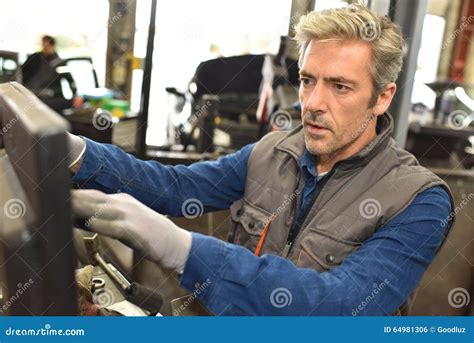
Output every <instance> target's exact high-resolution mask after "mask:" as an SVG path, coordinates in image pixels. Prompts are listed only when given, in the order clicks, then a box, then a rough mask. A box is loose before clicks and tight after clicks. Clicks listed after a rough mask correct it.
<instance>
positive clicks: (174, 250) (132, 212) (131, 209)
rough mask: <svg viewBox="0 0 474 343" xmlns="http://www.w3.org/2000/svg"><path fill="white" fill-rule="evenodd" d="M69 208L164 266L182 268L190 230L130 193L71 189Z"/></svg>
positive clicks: (187, 254) (186, 252)
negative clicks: (177, 224) (110, 193)
mask: <svg viewBox="0 0 474 343" xmlns="http://www.w3.org/2000/svg"><path fill="white" fill-rule="evenodd" d="M72 210H73V213H74V215H75V216H76V217H78V218H82V219H85V220H86V226H88V227H89V228H90V229H91V230H93V231H95V232H97V233H100V234H104V235H107V236H110V237H113V238H116V239H118V240H120V241H121V242H122V243H124V244H125V245H128V246H129V247H131V248H132V249H135V250H137V251H140V252H141V253H142V254H143V255H144V256H145V257H147V258H149V259H150V260H151V261H154V262H156V263H159V264H161V265H162V266H163V267H165V268H169V269H174V270H176V271H178V272H180V271H183V270H184V266H185V264H186V261H187V259H188V256H189V251H190V250H191V240H192V238H191V233H190V232H188V231H186V230H183V229H181V228H180V227H178V226H176V225H175V224H174V223H173V222H172V221H171V220H169V219H168V218H166V217H165V216H163V215H161V214H159V213H157V212H154V211H153V210H151V209H150V208H148V207H146V206H145V205H143V204H142V203H140V202H139V201H138V200H136V199H135V198H133V197H132V196H130V195H128V194H124V193H120V194H113V195H108V194H105V193H102V192H99V191H96V190H73V191H72Z"/></svg>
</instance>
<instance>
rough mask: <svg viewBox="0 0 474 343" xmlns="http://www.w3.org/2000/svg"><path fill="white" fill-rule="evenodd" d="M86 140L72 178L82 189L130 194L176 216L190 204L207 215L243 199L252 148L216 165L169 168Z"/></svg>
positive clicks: (203, 163) (180, 214)
mask: <svg viewBox="0 0 474 343" xmlns="http://www.w3.org/2000/svg"><path fill="white" fill-rule="evenodd" d="M85 141H86V145H87V149H86V151H85V155H84V157H83V158H82V160H81V162H80V168H79V170H78V171H77V173H76V174H75V176H74V178H73V181H74V182H76V183H77V184H78V185H79V187H80V188H90V189H97V190H101V191H103V192H105V193H109V194H110V193H121V192H123V193H128V194H130V195H132V196H133V197H134V198H136V199H138V200H139V201H140V202H142V203H144V204H145V205H147V206H148V207H151V208H153V209H154V210H156V211H158V212H160V213H163V214H169V215H173V216H183V214H185V213H183V207H186V204H189V206H197V211H198V212H201V213H203V212H208V211H216V210H221V209H226V208H228V207H229V206H230V205H231V204H232V203H233V202H234V201H236V200H238V199H240V198H241V197H242V196H243V193H244V188H245V179H246V177H247V162H248V158H249V156H250V153H251V151H252V148H253V144H251V145H247V146H246V147H244V148H242V149H241V150H239V151H238V152H236V153H234V154H231V155H227V156H225V157H222V158H220V159H218V160H216V161H206V162H199V163H195V164H192V165H191V166H184V165H176V166H165V165H162V164H160V163H159V162H156V161H142V160H139V159H137V158H135V157H134V156H132V155H130V154H127V153H125V152H124V151H122V150H121V149H120V148H118V147H116V146H113V145H109V144H99V143H96V142H94V141H91V140H89V139H85ZM201 206H202V207H201ZM199 207H201V208H199ZM195 210H196V208H195ZM193 213H195V212H193Z"/></svg>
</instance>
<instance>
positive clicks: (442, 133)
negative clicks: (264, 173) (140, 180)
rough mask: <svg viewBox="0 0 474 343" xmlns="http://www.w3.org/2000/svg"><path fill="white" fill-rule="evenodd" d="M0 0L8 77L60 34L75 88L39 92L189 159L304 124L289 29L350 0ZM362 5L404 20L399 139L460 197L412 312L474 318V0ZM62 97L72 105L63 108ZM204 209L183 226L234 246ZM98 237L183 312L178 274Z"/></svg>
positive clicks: (101, 133) (154, 149) (99, 123)
mask: <svg viewBox="0 0 474 343" xmlns="http://www.w3.org/2000/svg"><path fill="white" fill-rule="evenodd" d="M0 3H1V9H2V10H1V11H0V83H3V82H7V81H12V80H16V81H18V82H22V73H21V65H22V63H23V62H24V61H25V60H26V58H27V56H28V55H29V54H31V53H34V52H36V51H39V50H40V49H41V39H42V37H43V36H44V35H49V36H52V37H54V38H55V39H56V47H57V53H58V55H59V56H60V57H61V58H62V59H63V60H64V61H65V63H63V64H61V65H60V66H58V69H57V72H58V74H69V75H71V76H72V79H73V81H74V87H71V84H70V83H69V82H66V81H65V82H62V83H61V94H60V95H57V94H54V95H51V94H38V96H40V98H41V99H42V100H43V99H44V101H45V103H47V104H55V105H54V106H56V105H57V107H55V108H54V109H55V110H56V111H57V112H58V113H60V114H61V115H62V116H63V117H64V118H66V119H67V120H68V122H69V123H70V125H71V127H72V132H73V133H75V134H80V135H83V136H86V137H89V138H92V139H94V140H96V141H99V142H105V143H112V144H116V145H118V146H120V147H121V148H123V149H124V150H125V151H127V152H130V153H132V154H134V155H136V156H137V157H140V158H142V159H153V160H157V161H160V162H162V163H164V164H178V163H180V164H186V165H189V164H191V163H193V162H197V161H202V160H209V159H215V158H218V157H219V156H222V155H225V154H228V153H232V152H234V151H236V150H238V149H239V148H241V147H243V146H244V145H246V144H248V143H252V142H255V141H257V140H259V139H260V138H261V137H262V136H263V135H265V134H266V133H268V132H270V131H275V130H290V129H291V128H293V127H295V126H297V125H298V124H299V123H300V119H299V118H300V116H299V111H298V108H297V106H296V103H297V100H298V85H299V81H298V66H297V62H296V60H297V56H298V55H297V50H296V47H295V44H294V42H293V41H292V39H291V38H292V36H293V26H294V25H295V24H296V23H297V22H298V19H299V17H300V16H301V15H302V14H305V13H306V12H307V11H311V10H314V9H316V10H321V9H325V8H330V7H339V6H347V5H349V4H350V3H351V1H338V0H278V1H274V0H258V1H253V0H240V1H217V0H199V1H191V0H177V1H174V0H173V1H170V0H158V1H155V0H153V1H150V0H124V1H118V0H109V1H106V0H81V1H62V0H44V1H27V0H15V1H9V0H1V1H0ZM359 3H360V2H359ZM363 3H364V4H366V5H367V6H368V7H369V8H370V9H372V10H374V11H376V12H377V13H380V14H384V15H388V16H390V17H391V18H392V19H394V20H395V21H396V22H398V23H399V24H400V25H401V27H402V31H403V33H404V37H405V38H406V46H405V48H406V49H405V55H404V66H403V70H402V72H401V75H400V77H399V79H398V82H397V83H398V91H397V94H396V96H395V99H394V101H393V104H392V106H391V108H390V112H391V113H392V115H393V116H394V119H395V130H394V138H395V139H396V140H397V142H398V143H399V144H400V145H401V146H403V147H405V149H407V150H408V151H410V152H411V153H412V154H414V155H415V156H416V157H417V158H418V159H419V161H420V163H421V164H422V165H423V166H425V167H427V168H429V169H430V170H432V171H433V172H435V173H436V174H437V175H439V176H440V177H441V178H442V179H444V180H445V181H446V182H447V183H448V184H449V186H450V187H451V190H452V192H453V194H454V202H455V205H456V208H455V209H454V212H455V213H456V224H455V227H454V228H453V230H452V232H451V234H450V235H449V237H448V238H447V240H446V243H445V244H444V246H443V247H442V249H441V251H440V252H439V253H438V256H437V257H436V260H435V262H434V263H433V264H432V265H431V266H430V268H429V269H428V271H427V272H426V274H425V275H424V277H423V279H422V281H421V284H420V287H419V289H418V295H417V298H416V302H415V304H414V306H413V308H412V309H411V312H410V314H412V315H452V316H459V315H474V299H472V298H473V297H474V201H473V200H474V170H473V168H474V43H473V40H472V37H473V32H474V0H373V1H370V0H369V1H365V2H363ZM76 96H80V97H81V98H82V101H83V102H84V103H83V104H82V106H80V107H79V108H77V107H73V106H71V102H72V101H73V100H74V98H75V97H76ZM55 97H60V98H61V100H67V101H66V102H61V103H60V105H58V103H57V102H55V101H56V100H57V99H56V98H55ZM68 101H69V102H68ZM63 104H69V105H63ZM51 106H53V105H51ZM194 205H195V208H194V212H192V213H189V214H188V215H186V216H185V217H183V218H174V219H173V220H175V221H176V223H178V225H179V226H181V227H183V228H187V229H190V230H194V231H198V232H202V233H205V234H210V235H214V236H216V237H219V238H221V239H224V240H225V239H226V237H227V231H228V228H229V222H230V214H229V212H228V211H220V212H215V213H209V214H204V215H202V204H201V207H200V206H199V203H197V204H194ZM76 231H77V230H76ZM75 234H76V235H77V237H76V238H77V239H76V250H77V252H78V256H79V259H80V262H79V264H78V267H81V266H83V265H86V264H88V262H87V261H88V259H87V252H86V248H85V246H84V244H83V235H87V234H86V233H84V232H80V231H77V232H76V233H75ZM101 239H102V253H103V255H104V257H105V259H106V260H107V261H110V262H111V263H112V264H113V265H114V266H115V267H116V268H117V269H118V270H120V271H121V272H122V273H123V274H124V275H125V276H127V278H128V279H130V280H134V281H138V282H140V283H142V284H144V285H146V286H147V287H149V288H151V289H153V290H155V291H156V292H159V293H160V294H161V295H163V296H164V299H165V301H164V305H163V308H162V309H161V312H162V314H164V315H173V310H172V307H171V306H170V302H171V300H173V299H176V298H179V297H186V293H185V292H184V291H183V290H181V289H180V288H179V287H178V285H179V281H178V279H177V275H176V274H175V273H171V272H169V271H166V270H162V269H160V268H159V267H158V266H157V265H155V264H153V263H151V262H148V261H146V260H144V259H143V258H141V257H140V256H138V255H137V254H134V253H133V252H132V250H131V249H129V248H127V247H125V246H124V245H122V244H121V243H120V242H118V241H114V240H112V239H109V238H106V237H102V238H101ZM1 281H2V280H0V282H1ZM185 299H186V298H185Z"/></svg>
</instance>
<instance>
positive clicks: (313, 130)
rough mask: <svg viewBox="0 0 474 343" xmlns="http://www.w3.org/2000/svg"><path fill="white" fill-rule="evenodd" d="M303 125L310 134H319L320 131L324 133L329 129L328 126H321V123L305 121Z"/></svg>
mask: <svg viewBox="0 0 474 343" xmlns="http://www.w3.org/2000/svg"><path fill="white" fill-rule="evenodd" d="M305 126H306V128H307V130H308V133H310V134H312V135H320V134H322V133H325V132H327V131H329V129H328V128H326V127H324V126H321V125H318V124H313V123H308V122H306V123H305Z"/></svg>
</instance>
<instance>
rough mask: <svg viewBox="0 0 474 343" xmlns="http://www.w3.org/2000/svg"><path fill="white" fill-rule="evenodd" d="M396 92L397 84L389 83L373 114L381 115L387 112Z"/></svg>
mask: <svg viewBox="0 0 474 343" xmlns="http://www.w3.org/2000/svg"><path fill="white" fill-rule="evenodd" d="M396 91H397V85H396V84H395V82H391V83H389V84H388V85H387V86H386V87H385V89H384V90H382V91H381V92H380V94H379V96H378V98H377V102H376V103H375V106H374V110H373V113H375V114H377V115H380V114H382V113H384V112H386V111H387V109H388V107H389V106H390V103H391V102H392V99H393V96H394V95H395V92H396Z"/></svg>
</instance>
